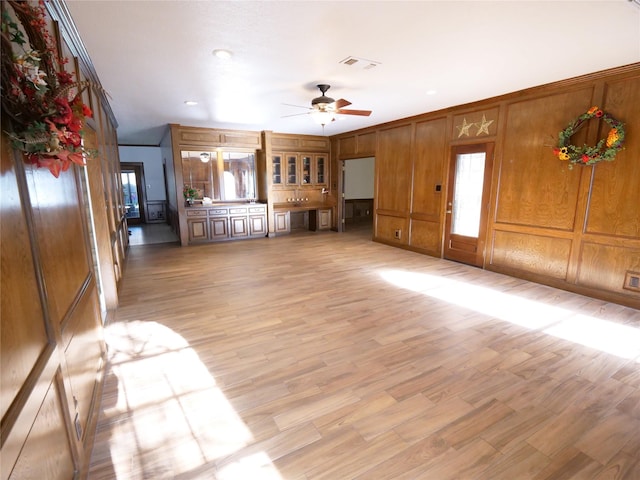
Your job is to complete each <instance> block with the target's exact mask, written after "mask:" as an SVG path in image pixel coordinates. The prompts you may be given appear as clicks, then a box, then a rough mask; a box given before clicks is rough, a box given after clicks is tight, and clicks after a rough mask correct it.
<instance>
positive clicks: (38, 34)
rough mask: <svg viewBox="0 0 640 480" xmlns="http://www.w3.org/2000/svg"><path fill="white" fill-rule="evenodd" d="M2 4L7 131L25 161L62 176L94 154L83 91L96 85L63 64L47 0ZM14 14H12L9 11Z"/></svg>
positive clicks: (3, 83)
mask: <svg viewBox="0 0 640 480" xmlns="http://www.w3.org/2000/svg"><path fill="white" fill-rule="evenodd" d="M0 4H1V5H0V8H1V9H2V11H1V14H2V32H1V33H2V51H1V55H2V110H3V114H6V115H8V116H9V117H10V118H11V125H12V131H10V132H7V134H8V135H9V138H11V140H12V144H13V147H14V148H16V149H19V150H21V151H22V152H24V158H25V161H27V162H28V163H31V164H34V165H36V166H37V167H46V168H48V169H49V171H50V172H51V173H52V174H53V175H54V176H55V177H58V176H59V175H60V172H61V171H66V170H68V169H69V167H70V166H71V165H72V163H76V164H78V165H84V164H85V163H84V158H85V156H91V154H92V153H93V152H91V151H88V150H87V149H85V148H84V146H83V145H82V134H83V132H82V128H83V126H84V121H85V118H86V117H91V116H92V112H91V110H90V109H89V107H88V106H86V105H85V104H84V103H83V102H82V98H81V94H82V92H83V91H84V90H85V89H86V88H88V87H92V88H94V85H93V84H91V83H90V82H88V81H76V80H75V79H74V78H73V76H72V74H70V73H69V72H67V71H66V70H65V69H64V65H65V64H66V63H67V62H68V60H67V59H63V58H60V56H59V55H58V49H57V46H56V42H55V39H54V38H53V36H52V35H51V34H50V33H49V31H48V30H47V23H46V15H45V6H44V2H43V1H42V0H41V1H40V2H39V3H38V4H37V5H31V4H29V3H27V2H26V1H22V0H8V1H6V2H5V1H2V2H0ZM9 6H10V7H11V10H12V11H13V14H11V11H10V9H9Z"/></svg>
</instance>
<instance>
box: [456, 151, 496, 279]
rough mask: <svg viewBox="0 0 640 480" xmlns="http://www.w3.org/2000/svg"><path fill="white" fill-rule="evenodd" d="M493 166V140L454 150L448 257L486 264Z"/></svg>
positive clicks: (470, 263) (479, 265) (463, 261)
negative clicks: (485, 255)
mask: <svg viewBox="0 0 640 480" xmlns="http://www.w3.org/2000/svg"><path fill="white" fill-rule="evenodd" d="M492 166H493V143H484V144H477V145H463V146H457V147H453V148H452V150H451V163H450V165H449V188H448V192H449V193H448V196H447V218H446V223H445V247H444V258H447V259H449V260H455V261H457V262H462V263H467V264H469V265H474V266H477V267H482V266H483V264H484V252H485V237H486V235H485V234H486V230H487V217H488V214H489V197H490V193H491V192H490V190H491V169H492Z"/></svg>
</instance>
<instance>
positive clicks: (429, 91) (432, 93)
mask: <svg viewBox="0 0 640 480" xmlns="http://www.w3.org/2000/svg"><path fill="white" fill-rule="evenodd" d="M436 93H438V92H437V90H427V95H435V94H436Z"/></svg>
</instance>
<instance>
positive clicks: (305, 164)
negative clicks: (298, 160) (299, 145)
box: [302, 155, 311, 185]
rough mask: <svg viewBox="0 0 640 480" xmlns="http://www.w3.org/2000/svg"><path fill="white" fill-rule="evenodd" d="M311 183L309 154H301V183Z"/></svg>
mask: <svg viewBox="0 0 640 480" xmlns="http://www.w3.org/2000/svg"><path fill="white" fill-rule="evenodd" d="M310 183H311V156H310V155H303V156H302V185H309V184H310Z"/></svg>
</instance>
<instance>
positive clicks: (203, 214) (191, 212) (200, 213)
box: [187, 210, 207, 217]
mask: <svg viewBox="0 0 640 480" xmlns="http://www.w3.org/2000/svg"><path fill="white" fill-rule="evenodd" d="M206 216H207V211H206V210H187V217H206Z"/></svg>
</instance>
